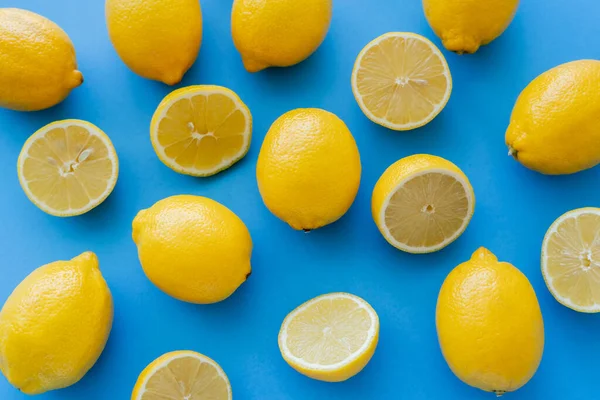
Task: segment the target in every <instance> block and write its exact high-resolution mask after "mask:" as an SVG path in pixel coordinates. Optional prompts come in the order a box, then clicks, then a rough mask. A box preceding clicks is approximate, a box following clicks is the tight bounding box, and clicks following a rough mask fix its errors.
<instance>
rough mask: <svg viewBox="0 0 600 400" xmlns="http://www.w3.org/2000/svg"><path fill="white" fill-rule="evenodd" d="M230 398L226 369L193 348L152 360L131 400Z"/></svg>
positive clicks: (219, 399) (136, 384)
mask: <svg viewBox="0 0 600 400" xmlns="http://www.w3.org/2000/svg"><path fill="white" fill-rule="evenodd" d="M159 399H189V400H200V399H211V400H231V399H232V396H231V385H230V384H229V379H228V378H227V375H225V372H224V371H223V368H221V366H220V365H219V364H217V363H216V362H215V361H214V360H212V359H210V358H208V357H206V356H205V355H203V354H200V353H196V352H194V351H188V350H183V351H173V352H171V353H167V354H163V355H162V356H160V357H158V358H157V359H156V360H154V361H152V362H151V363H150V364H149V365H148V366H147V367H146V368H145V369H144V370H143V371H142V373H141V374H140V376H139V377H138V380H137V382H136V383H135V387H134V388H133V393H132V394H131V400H159Z"/></svg>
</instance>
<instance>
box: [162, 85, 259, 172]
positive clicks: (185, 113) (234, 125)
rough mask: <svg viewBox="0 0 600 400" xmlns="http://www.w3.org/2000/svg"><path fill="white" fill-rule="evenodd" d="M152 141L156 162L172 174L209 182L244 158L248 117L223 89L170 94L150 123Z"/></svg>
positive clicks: (248, 137) (183, 90)
mask: <svg viewBox="0 0 600 400" xmlns="http://www.w3.org/2000/svg"><path fill="white" fill-rule="evenodd" d="M150 138H151V140H152V146H153V147H154V150H155V151H156V154H157V155H158V158H159V159H160V160H161V161H162V162H163V163H164V164H165V165H166V166H168V167H169V168H171V169H173V170H174V171H176V172H179V173H182V174H187V175H192V176H210V175H214V174H216V173H218V172H220V171H223V170H224V169H227V168H229V167H230V166H231V165H233V164H235V163H236V162H237V161H239V160H240V159H241V158H242V157H244V156H245V155H246V153H247V152H248V149H249V148H250V140H251V139H252V115H251V114H250V110H248V107H246V105H245V104H244V103H243V102H242V100H241V99H240V98H239V97H238V95H237V94H235V93H234V92H232V91H231V90H229V89H227V88H224V87H222V86H208V85H207V86H188V87H185V88H181V89H178V90H175V91H173V92H172V93H171V94H169V95H168V96H167V97H165V98H164V99H163V101H162V102H161V103H160V104H159V106H158V108H157V109H156V111H155V112H154V116H153V117H152V123H151V125H150Z"/></svg>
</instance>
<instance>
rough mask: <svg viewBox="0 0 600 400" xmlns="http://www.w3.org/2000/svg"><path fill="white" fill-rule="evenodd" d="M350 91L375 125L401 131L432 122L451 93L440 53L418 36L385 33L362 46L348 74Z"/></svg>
mask: <svg viewBox="0 0 600 400" xmlns="http://www.w3.org/2000/svg"><path fill="white" fill-rule="evenodd" d="M352 91H353V92H354V97H355V98H356V101H357V102H358V105H359V106H360V108H361V110H362V111H363V113H364V114H365V115H366V116H367V117H368V118H369V119H370V120H371V121H373V122H375V123H376V124H379V125H382V126H385V127H386V128H389V129H393V130H397V131H405V130H409V129H415V128H418V127H420V126H423V125H425V124H427V123H428V122H429V121H431V120H432V119H434V118H435V117H436V116H437V115H438V114H439V113H440V112H441V111H442V109H443V108H444V106H445V105H446V103H447V102H448V99H449V98H450V93H451V92H452V76H451V75H450V69H449V68H448V63H447V62H446V59H445V58H444V56H443V55H442V53H441V52H440V50H439V49H438V48H437V47H436V46H435V45H434V44H433V43H431V41H430V40H428V39H426V38H424V37H423V36H420V35H417V34H414V33H408V32H390V33H386V34H385V35H382V36H379V37H378V38H377V39H375V40H373V41H372V42H371V43H369V44H367V45H366V46H365V48H364V49H362V51H361V52H360V54H359V55H358V57H357V59H356V62H355V64H354V70H353V71H352Z"/></svg>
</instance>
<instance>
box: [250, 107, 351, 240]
mask: <svg viewBox="0 0 600 400" xmlns="http://www.w3.org/2000/svg"><path fill="white" fill-rule="evenodd" d="M360 175H361V164H360V155H359V152H358V147H357V146H356V142H355V141H354V137H353V136H352V133H350V131H349V130H348V128H347V127H346V124H344V122H343V121H342V120H341V119H339V118H338V117H337V116H336V115H335V114H332V113H330V112H328V111H325V110H321V109H317V108H306V109H296V110H292V111H289V112H287V113H285V114H283V115H282V116H281V117H279V118H278V119H277V120H276V121H275V122H274V123H273V125H272V126H271V128H270V129H269V131H268V132H267V135H266V136H265V140H264V142H263V144H262V147H261V149H260V153H259V155H258V162H257V166H256V177H257V181H258V189H259V191H260V194H261V196H262V199H263V201H264V203H265V205H266V206H267V208H268V209H269V210H270V211H271V212H272V213H273V214H275V216H277V217H278V218H279V219H281V220H283V221H285V222H287V223H288V224H289V225H290V226H291V227H292V228H294V229H298V230H300V229H303V230H311V229H317V228H320V227H322V226H324V225H327V224H330V223H332V222H335V221H337V220H338V219H339V218H341V217H342V216H343V215H344V214H345V213H346V211H348V209H349V208H350V206H351V205H352V203H353V202H354V198H355V197H356V194H357V192H358V187H359V185H360Z"/></svg>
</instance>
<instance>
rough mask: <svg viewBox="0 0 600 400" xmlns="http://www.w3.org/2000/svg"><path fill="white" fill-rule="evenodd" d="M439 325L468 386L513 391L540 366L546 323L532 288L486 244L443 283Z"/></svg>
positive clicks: (449, 357)
mask: <svg viewBox="0 0 600 400" xmlns="http://www.w3.org/2000/svg"><path fill="white" fill-rule="evenodd" d="M436 325H437V333H438V339H439V342H440V347H441V349H442V353H443V355H444V358H445V359H446V362H447V363H448V366H450V369H451V370H452V372H454V374H455V375H456V376H457V377H458V378H459V379H460V380H462V381H463V382H465V383H466V384H468V385H471V386H474V387H476V388H479V389H482V390H485V391H488V392H494V393H496V394H497V395H501V394H503V393H505V392H512V391H515V390H517V389H519V388H520V387H521V386H523V385H525V384H526V383H527V382H528V381H529V380H530V379H531V377H532V376H533V375H534V374H535V371H536V370H537V368H538V366H539V365H540V361H541V359H542V353H543V351H544V322H543V320H542V313H541V311H540V306H539V304H538V301H537V297H536V296H535V292H534V290H533V287H532V286H531V284H530V283H529V280H527V277H525V275H523V273H521V271H519V270H518V269H517V268H515V267H514V266H512V265H511V264H509V263H506V262H498V259H497V258H496V256H495V255H494V254H492V253H491V252H490V251H489V250H487V249H485V248H483V247H482V248H480V249H479V250H477V251H476V252H475V253H473V255H472V256H471V259H470V260H469V261H467V262H465V263H462V264H460V265H459V266H458V267H456V268H454V270H452V272H450V274H449V275H448V277H447V278H446V280H445V281H444V284H443V285H442V289H441V290H440V294H439V297H438V302H437V310H436Z"/></svg>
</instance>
